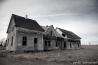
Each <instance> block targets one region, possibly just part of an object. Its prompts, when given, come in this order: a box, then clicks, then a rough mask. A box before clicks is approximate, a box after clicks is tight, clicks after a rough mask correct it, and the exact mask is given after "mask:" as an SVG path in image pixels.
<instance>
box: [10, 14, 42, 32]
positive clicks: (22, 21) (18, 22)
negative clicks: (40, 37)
mask: <svg viewBox="0 0 98 65" xmlns="http://www.w3.org/2000/svg"><path fill="white" fill-rule="evenodd" d="M11 18H14V21H15V26H16V27H22V28H26V29H30V30H36V31H41V32H44V29H43V28H42V27H41V26H40V25H39V24H38V23H37V22H36V21H35V20H32V19H28V18H25V17H21V16H18V15H15V14H12V17H11Z"/></svg>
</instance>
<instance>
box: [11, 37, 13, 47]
mask: <svg viewBox="0 0 98 65" xmlns="http://www.w3.org/2000/svg"><path fill="white" fill-rule="evenodd" d="M11 46H13V36H12V42H11Z"/></svg>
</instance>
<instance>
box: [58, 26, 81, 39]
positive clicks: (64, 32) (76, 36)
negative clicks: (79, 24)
mask: <svg viewBox="0 0 98 65" xmlns="http://www.w3.org/2000/svg"><path fill="white" fill-rule="evenodd" d="M58 29H59V30H60V31H62V32H63V34H65V35H67V37H68V38H71V39H81V38H80V37H79V36H78V35H76V34H75V33H73V32H71V31H67V30H64V29H61V28H58Z"/></svg>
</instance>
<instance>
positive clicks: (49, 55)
mask: <svg viewBox="0 0 98 65" xmlns="http://www.w3.org/2000/svg"><path fill="white" fill-rule="evenodd" d="M0 52H1V51H0ZM0 65H98V45H96V46H95V45H90V46H87V45H85V46H82V48H81V49H74V50H53V51H47V52H30V53H19V54H13V53H8V52H4V51H3V52H2V53H1V54H0Z"/></svg>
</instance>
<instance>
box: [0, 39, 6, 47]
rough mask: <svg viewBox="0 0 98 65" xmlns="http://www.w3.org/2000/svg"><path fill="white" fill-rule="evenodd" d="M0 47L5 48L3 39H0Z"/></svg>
mask: <svg viewBox="0 0 98 65" xmlns="http://www.w3.org/2000/svg"><path fill="white" fill-rule="evenodd" d="M0 46H5V38H2V39H1V40H0Z"/></svg>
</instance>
